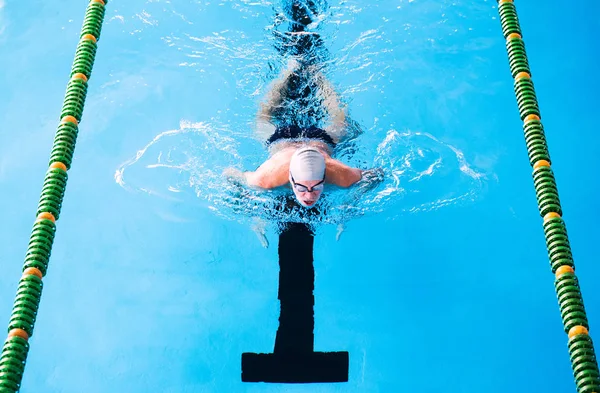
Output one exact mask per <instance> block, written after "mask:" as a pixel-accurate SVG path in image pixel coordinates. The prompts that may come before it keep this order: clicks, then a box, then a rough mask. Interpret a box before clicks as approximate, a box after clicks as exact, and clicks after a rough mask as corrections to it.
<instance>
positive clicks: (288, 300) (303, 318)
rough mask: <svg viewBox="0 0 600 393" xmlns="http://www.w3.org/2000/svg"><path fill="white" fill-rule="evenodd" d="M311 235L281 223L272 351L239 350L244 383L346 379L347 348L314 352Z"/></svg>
mask: <svg viewBox="0 0 600 393" xmlns="http://www.w3.org/2000/svg"><path fill="white" fill-rule="evenodd" d="M313 245H314V234H313V233H312V232H311V230H310V229H309V228H308V227H307V226H306V225H304V224H300V223H289V224H285V226H284V228H283V231H282V232H281V234H280V235H279V269H280V271H279V295H278V298H279V301H280V303H281V313H280V316H279V329H277V336H276V338H275V349H274V351H273V353H251V352H245V353H243V354H242V381H243V382H278V383H315V382H321V383H323V382H348V364H349V355H348V352H315V351H314V325H315V318H314V304H315V298H314V294H313V290H314V284H315V269H314V265H313Z"/></svg>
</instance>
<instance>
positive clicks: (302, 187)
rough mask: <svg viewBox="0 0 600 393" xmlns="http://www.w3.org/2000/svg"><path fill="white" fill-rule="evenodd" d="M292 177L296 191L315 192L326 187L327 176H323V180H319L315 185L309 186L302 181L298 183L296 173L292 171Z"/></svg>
mask: <svg viewBox="0 0 600 393" xmlns="http://www.w3.org/2000/svg"><path fill="white" fill-rule="evenodd" d="M290 177H291V178H292V184H293V185H294V188H295V189H296V191H298V192H313V191H322V190H323V187H325V178H323V180H321V181H320V182H318V183H317V184H315V185H314V186H312V187H310V188H308V187H306V186H305V185H304V184H300V183H296V182H295V181H294V175H292V173H291V172H290Z"/></svg>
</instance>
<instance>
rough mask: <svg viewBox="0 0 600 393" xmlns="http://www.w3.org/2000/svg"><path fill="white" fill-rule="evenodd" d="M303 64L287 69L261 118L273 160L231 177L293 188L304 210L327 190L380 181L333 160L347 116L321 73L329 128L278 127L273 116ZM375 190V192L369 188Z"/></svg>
mask: <svg viewBox="0 0 600 393" xmlns="http://www.w3.org/2000/svg"><path fill="white" fill-rule="evenodd" d="M299 66H300V64H299V62H298V61H296V60H295V59H292V60H290V61H289V63H288V67H287V68H286V69H285V70H284V71H283V73H282V76H281V77H280V78H279V79H278V80H276V81H275V82H274V83H273V84H272V86H271V89H270V90H269V92H268V93H267V94H266V98H265V99H264V100H263V103H262V104H261V106H260V110H259V112H258V114H257V121H256V124H257V126H256V129H257V135H258V136H259V138H260V139H263V140H264V142H265V143H266V144H267V146H268V147H269V153H270V158H269V159H268V160H267V161H265V162H264V163H263V164H262V165H261V166H260V167H259V168H258V169H256V170H255V171H253V172H244V173H240V172H239V171H236V170H234V169H229V170H227V171H226V173H225V174H226V175H227V176H230V177H237V178H238V179H239V178H240V177H243V179H244V180H245V182H246V183H247V184H248V185H250V186H252V187H257V188H261V189H274V188H278V187H283V186H289V187H290V188H291V189H292V190H293V192H294V195H295V197H296V199H297V201H298V202H299V203H300V205H302V206H304V207H306V208H311V207H313V206H314V205H315V203H316V202H317V201H318V200H319V198H320V197H321V195H322V193H323V190H324V188H325V185H326V184H330V185H334V186H338V187H343V188H348V187H350V186H352V185H354V184H356V183H358V182H359V181H361V180H366V181H368V182H369V183H372V182H373V181H380V180H381V177H382V172H381V170H380V169H371V170H361V169H358V168H353V167H350V166H348V165H345V164H344V163H342V162H340V161H338V160H336V159H334V158H332V157H331V154H332V153H333V149H334V148H335V146H336V144H337V143H338V142H339V141H340V140H341V139H342V138H343V136H344V134H345V130H346V129H347V125H346V116H345V112H344V110H343V109H342V108H341V105H340V101H339V99H338V97H337V95H336V94H335V92H334V90H333V89H332V87H331V85H330V83H329V82H328V81H327V80H326V79H325V77H324V76H323V75H322V73H320V72H316V74H315V75H314V76H313V79H314V82H316V83H315V84H316V86H317V88H318V90H319V92H318V93H317V94H318V95H320V96H321V97H323V104H324V107H325V109H326V110H327V112H328V115H329V117H330V123H329V125H328V126H326V127H324V128H319V127H317V126H315V125H309V126H303V125H298V124H285V125H275V124H274V123H276V121H275V119H274V112H275V111H276V110H277V109H278V108H280V107H281V106H282V103H283V101H284V99H285V95H286V91H288V88H289V84H290V80H291V78H292V76H293V75H294V73H295V72H296V71H298V68H299ZM369 188H370V187H369Z"/></svg>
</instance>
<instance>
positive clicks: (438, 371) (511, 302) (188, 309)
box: [0, 0, 600, 393]
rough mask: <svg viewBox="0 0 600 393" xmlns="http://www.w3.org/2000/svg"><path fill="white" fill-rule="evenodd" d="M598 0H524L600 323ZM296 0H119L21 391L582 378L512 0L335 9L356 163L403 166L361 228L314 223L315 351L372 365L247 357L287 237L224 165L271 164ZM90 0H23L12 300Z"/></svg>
mask: <svg viewBox="0 0 600 393" xmlns="http://www.w3.org/2000/svg"><path fill="white" fill-rule="evenodd" d="M588 3H589V4H586V5H585V6H582V8H578V9H575V8H566V7H560V8H559V7H558V6H552V5H549V4H546V3H544V4H541V3H539V4H535V3H533V2H531V3H525V2H522V3H521V2H519V3H518V4H517V6H518V9H519V16H520V19H521V24H522V26H523V30H524V36H525V40H526V44H527V49H528V56H529V60H530V64H531V67H532V71H533V75H534V80H535V83H536V91H537V93H538V98H539V100H540V105H541V110H542V113H543V116H544V124H545V128H546V134H547V137H548V140H549V144H550V152H551V155H552V157H553V160H554V165H553V167H554V171H555V174H556V177H557V180H558V185H559V191H560V195H561V202H562V204H563V208H564V211H565V219H566V221H567V225H568V229H569V235H570V240H571V244H572V247H573V250H574V253H575V261H576V264H577V267H578V276H579V279H580V281H581V286H582V291H583V295H584V297H585V301H586V309H587V310H588V317H589V320H590V325H591V327H592V336H594V330H593V329H594V326H599V324H600V316H599V314H598V312H597V310H598V309H600V308H599V302H600V295H599V294H598V292H597V290H596V289H595V281H596V280H598V278H600V268H598V266H596V264H595V263H593V262H592V261H593V255H594V254H593V251H594V249H593V239H594V238H595V237H596V236H597V234H598V230H597V228H596V226H595V225H594V221H593V220H594V218H595V216H594V213H591V214H590V212H593V210H592V209H593V207H594V202H595V200H596V199H597V198H595V195H596V192H597V191H598V181H597V179H596V177H595V172H594V166H593V161H592V160H593V157H594V154H593V153H594V150H593V146H594V142H596V141H597V137H595V136H593V135H592V132H593V127H594V123H593V118H592V116H589V114H593V113H594V103H595V102H594V97H595V95H594V93H595V92H596V91H597V88H598V87H599V86H598V85H599V83H598V78H597V77H596V76H595V74H594V72H593V71H594V68H593V64H594V61H595V60H596V59H597V58H598V47H597V45H596V44H595V42H594V41H593V38H594V33H597V32H598V30H599V29H600V26H599V24H598V22H597V21H595V20H594V19H593V17H592V16H593V15H595V12H594V11H597V10H598V7H599V6H598V5H596V4H595V3H594V4H592V3H591V2H588ZM581 9H585V10H586V13H585V15H583V16H582V15H580V13H581ZM280 11H281V6H280V4H279V3H278V2H262V1H256V2H250V1H221V2H216V3H212V2H198V1H178V2H173V1H171V2H166V1H130V2H127V3H123V4H121V3H119V2H117V1H114V2H111V3H110V4H109V5H108V8H107V16H106V22H105V25H104V28H103V33H102V39H101V41H100V47H99V52H98V56H97V59H96V64H95V67H94V72H93V76H92V79H91V81H90V91H89V94H88V99H87V102H86V109H85V113H84V117H83V122H82V125H81V133H80V135H79V138H78V143H77V150H76V153H75V161H74V163H73V168H72V169H71V170H70V173H69V174H70V176H69V185H68V190H67V194H66V198H65V202H64V207H63V209H62V214H61V219H60V222H59V223H58V228H59V229H58V232H57V238H56V241H55V243H54V247H53V255H52V260H51V262H50V269H49V273H48V275H47V276H46V279H45V284H46V285H45V288H44V295H43V300H42V304H41V308H40V314H39V316H38V320H37V323H36V329H35V338H34V339H32V349H31V351H30V354H29V357H28V362H27V368H26V372H25V377H24V381H23V388H22V389H21V391H22V392H28V391H44V392H79V391H81V389H82V388H84V389H85V390H86V391H87V392H90V393H93V392H106V391H109V390H112V391H123V392H136V391H162V392H229V391H236V392H237V391H248V392H254V391H257V392H258V391H260V392H277V391H285V392H288V391H290V392H295V391H299V392H300V391H302V392H304V391H307V392H308V391H310V392H315V391H316V392H337V391H340V392H342V391H343V392H347V391H351V392H379V391H380V392H392V391H416V390H417V389H419V390H421V391H437V390H441V389H444V390H447V391H451V392H475V391H481V390H483V389H486V390H487V391H491V392H505V391H510V390H512V391H544V390H547V391H574V384H573V378H572V375H571V369H570V364H569V358H568V352H567V348H566V337H565V334H564V333H563V332H562V331H561V330H562V326H561V321H560V314H559V313H558V307H557V305H556V299H555V293H554V288H553V276H552V275H551V274H550V271H549V268H548V261H547V255H546V251H545V247H544V246H545V244H544V240H543V232H542V230H541V225H540V218H539V215H538V213H537V208H536V201H535V194H534V192H533V187H532V184H531V183H532V182H531V176H530V170H531V169H530V167H529V165H528V162H527V155H526V151H525V148H524V146H525V145H524V143H523V137H522V131H521V123H520V121H519V119H518V113H517V110H516V105H515V99H514V93H513V90H512V80H511V79H510V76H509V72H508V64H507V60H506V52H505V48H504V40H503V38H502V35H501V30H500V24H499V21H498V19H497V18H498V17H497V9H496V8H495V2H493V1H484V2H481V3H478V4H476V5H473V4H471V3H468V2H463V1H454V2H449V1H440V2H426V1H419V0H415V1H378V2H372V4H370V5H365V4H364V3H361V2H357V1H344V2H341V1H338V2H334V1H331V2H330V3H329V7H328V11H327V12H326V13H325V17H324V18H323V20H322V21H321V22H320V23H319V26H318V29H319V30H320V31H321V33H322V36H323V38H324V40H325V45H326V47H327V49H328V51H329V53H330V56H331V57H330V58H329V60H328V67H329V68H328V71H327V74H328V77H329V78H330V79H331V80H332V81H333V83H334V84H335V85H336V86H337V87H338V89H339V91H340V93H341V95H342V96H343V98H344V100H345V101H346V102H347V103H348V105H349V109H350V113H351V116H352V118H353V119H355V120H356V122H358V123H359V124H360V125H361V126H362V127H363V128H364V130H365V131H364V133H363V134H362V135H361V137H360V138H358V140H357V146H358V148H357V149H356V152H354V154H349V153H348V154H347V156H344V158H346V159H347V160H349V161H350V162H352V163H353V164H355V165H365V166H371V165H380V166H382V167H383V168H384V169H385V170H386V171H387V172H386V173H387V175H388V176H387V179H386V182H385V183H384V184H383V185H382V186H381V187H380V188H379V189H378V190H377V192H376V193H372V194H370V195H369V196H368V197H367V198H366V200H364V201H363V202H361V203H362V204H361V205H360V207H361V209H362V210H361V215H360V216H359V217H356V218H355V219H353V220H352V221H350V222H349V223H348V225H347V229H346V231H345V232H344V233H343V234H342V236H341V239H340V240H339V241H337V242H336V241H335V233H336V228H335V225H330V224H328V223H324V224H323V225H321V226H320V227H319V229H318V235H317V236H316V238H315V255H314V257H315V270H316V282H315V285H316V288H315V297H316V305H315V349H316V350H320V351H348V352H349V354H350V373H349V374H350V379H349V382H348V383H343V384H319V385H308V386H306V385H278V384H276V385H270V384H269V385H264V384H248V383H242V382H241V380H240V357H241V354H242V353H243V352H269V351H271V350H272V347H273V340H274V335H275V331H276V329H277V318H278V313H279V310H278V307H279V305H278V302H277V280H278V266H277V263H276V262H277V248H276V246H275V242H276V236H275V230H274V228H272V227H269V228H268V233H267V235H268V237H269V239H270V240H271V243H272V244H271V246H270V247H269V248H267V249H264V248H263V247H262V246H261V244H260V243H259V241H258V240H257V239H256V236H255V234H254V233H253V232H252V231H251V230H250V229H249V227H250V225H251V219H250V218H248V216H246V215H242V216H240V215H239V214H235V213H234V212H233V211H232V210H231V209H230V208H229V206H228V205H227V202H226V201H225V200H224V199H223V198H222V196H223V194H222V193H220V192H221V191H222V190H220V189H219V185H220V184H221V183H219V181H218V179H219V173H220V170H221V169H222V168H223V167H224V166H226V165H238V166H240V167H241V166H244V167H246V168H249V167H253V166H255V165H257V164H259V163H260V162H261V160H262V159H264V158H265V157H266V151H265V150H264V148H263V147H262V146H261V145H260V143H258V142H257V141H255V140H254V139H253V138H252V122H253V117H254V113H255V111H256V107H257V103H258V100H259V99H260V97H261V95H262V93H264V91H265V89H266V84H267V83H268V82H269V81H270V80H271V79H272V78H273V77H274V76H275V75H276V74H277V72H278V71H279V70H280V69H281V67H282V66H283V64H284V62H283V60H282V59H281V58H280V57H279V56H278V54H277V53H276V51H275V50H274V48H273V40H274V38H273V37H274V36H275V35H274V33H273V32H274V31H277V30H278V29H281V24H279V22H277V18H276V15H277V14H278V13H279V12H280ZM84 12H85V4H81V3H78V2H75V1H66V2H63V3H61V5H60V6H59V5H57V4H55V3H48V2H41V1H34V0H32V1H30V2H29V3H28V4H27V6H26V5H25V4H23V3H16V2H11V1H10V0H5V1H0V43H1V45H0V59H2V66H3V72H2V77H1V78H0V81H1V82H0V83H2V85H1V86H2V89H1V90H2V91H3V92H5V94H2V95H0V108H2V109H1V111H2V112H1V113H2V119H3V125H4V127H3V130H4V132H2V133H0V185H1V189H2V190H3V191H4V192H3V193H2V199H1V200H2V206H3V209H2V213H3V215H4V220H3V224H2V225H1V226H0V228H1V229H0V231H1V232H0V235H1V239H2V240H1V241H2V243H1V244H2V247H0V261H2V262H1V265H0V267H1V268H2V274H0V299H1V301H0V315H6V316H9V315H10V308H11V306H12V303H11V302H12V300H11V299H13V297H14V294H15V291H16V284H17V279H18V277H19V275H20V270H21V268H22V260H23V256H24V252H25V250H26V247H27V241H28V235H29V232H30V230H31V222H32V221H33V219H34V212H35V209H36V206H37V198H38V197H39V190H40V185H41V184H42V181H43V176H44V173H45V170H46V166H47V158H48V152H49V149H50V147H51V143H52V138H53V136H54V132H55V128H56V123H57V118H58V115H59V113H60V106H61V104H62V100H63V95H64V86H65V83H66V81H67V79H68V72H69V70H70V65H71V62H72V59H73V51H74V48H75V47H76V45H77V39H78V35H79V31H80V27H81V23H80V22H81V20H82V17H83V15H84ZM588 15H589V16H588ZM540 21H544V23H540ZM575 21H576V22H575ZM332 214H336V212H332Z"/></svg>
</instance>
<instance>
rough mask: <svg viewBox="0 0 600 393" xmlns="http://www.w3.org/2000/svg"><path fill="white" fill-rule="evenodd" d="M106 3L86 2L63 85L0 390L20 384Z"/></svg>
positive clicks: (11, 390)
mask: <svg viewBox="0 0 600 393" xmlns="http://www.w3.org/2000/svg"><path fill="white" fill-rule="evenodd" d="M105 5H106V1H103V0H91V1H90V3H89V4H88V7H87V10H86V13H85V18H84V21H83V27H82V29H81V35H80V40H79V44H78V45H77V50H76V52H75V60H74V61H73V67H72V68H71V75H70V79H69V82H68V84H67V91H66V94H65V99H64V103H63V106H62V110H61V113H60V124H59V125H58V129H57V131H56V135H55V138H54V145H53V147H52V152H51V154H50V163H49V168H48V171H47V172H46V177H45V179H44V184H43V187H42V193H41V196H40V201H39V204H38V208H37V212H36V216H37V217H36V220H35V222H34V224H33V230H32V232H31V237H30V239H29V245H28V247H27V253H26V255H25V263H24V266H23V275H22V276H21V279H20V281H19V285H18V289H17V296H16V298H15V302H14V306H13V310H12V314H11V317H10V322H9V324H8V337H7V338H6V340H5V341H4V346H3V347H2V353H1V355H0V393H16V392H18V391H19V389H20V388H21V382H22V380H23V372H24V370H25V362H26V360H27V354H28V353H29V339H30V338H31V336H33V327H34V325H35V319H36V317H37V313H38V309H39V304H40V299H41V296H42V289H43V283H42V279H43V277H44V276H45V275H46V272H47V270H48V261H49V260H50V253H51V251H52V244H53V242H54V235H55V232H56V220H58V218H59V215H60V209H61V206H62V202H63V197H64V194H65V188H66V186H67V171H68V170H69V169H70V168H71V162H72V160H73V152H74V150H75V142H76V140H77V133H78V131H79V122H80V121H81V116H82V114H83V106H84V104H85V98H86V95H87V85H88V80H89V79H90V76H91V74H92V67H93V65H94V60H95V57H96V49H97V42H98V39H99V38H100V31H101V29H102V22H103V20H104V13H105Z"/></svg>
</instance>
